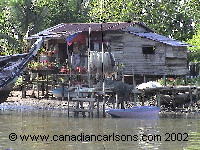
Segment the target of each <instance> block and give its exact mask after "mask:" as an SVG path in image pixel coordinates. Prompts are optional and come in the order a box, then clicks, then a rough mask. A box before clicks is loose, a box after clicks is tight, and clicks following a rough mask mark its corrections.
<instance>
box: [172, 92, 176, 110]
mask: <svg viewBox="0 0 200 150" xmlns="http://www.w3.org/2000/svg"><path fill="white" fill-rule="evenodd" d="M175 94H176V92H175V89H172V106H173V108H174V109H175V108H176V105H175Z"/></svg>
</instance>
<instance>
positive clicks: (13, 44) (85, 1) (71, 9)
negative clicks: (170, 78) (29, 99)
mask: <svg viewBox="0 0 200 150" xmlns="http://www.w3.org/2000/svg"><path fill="white" fill-rule="evenodd" d="M199 11H200V3H199V0H181V1H180V0H151V1H144V0H0V22H1V23H0V44H1V45H0V46H1V47H0V54H1V55H5V54H13V53H19V52H23V51H25V49H26V46H27V43H26V40H25V37H27V36H29V35H31V34H34V33H37V32H38V31H41V30H43V29H45V28H48V27H51V26H54V25H56V24H59V23H62V22H65V23H67V22H114V21H141V22H144V23H145V24H147V26H149V27H150V28H152V29H154V30H155V31H156V32H157V33H160V34H163V35H166V36H170V37H173V38H175V39H178V40H181V41H186V42H188V43H190V44H191V45H195V46H196V47H193V48H191V51H192V52H193V53H191V55H190V60H192V61H200V48H199V46H200V43H199V41H200V28H198V26H199V24H200V13H199Z"/></svg>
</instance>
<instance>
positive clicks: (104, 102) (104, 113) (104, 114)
mask: <svg viewBox="0 0 200 150" xmlns="http://www.w3.org/2000/svg"><path fill="white" fill-rule="evenodd" d="M105 105H106V101H105V96H103V117H106V111H105Z"/></svg>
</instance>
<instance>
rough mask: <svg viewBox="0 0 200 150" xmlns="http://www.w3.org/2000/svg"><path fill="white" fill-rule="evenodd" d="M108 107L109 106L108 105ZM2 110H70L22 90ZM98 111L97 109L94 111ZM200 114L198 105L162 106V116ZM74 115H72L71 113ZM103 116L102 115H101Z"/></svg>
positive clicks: (61, 102)
mask: <svg viewBox="0 0 200 150" xmlns="http://www.w3.org/2000/svg"><path fill="white" fill-rule="evenodd" d="M27 94H28V95H31V91H27ZM74 108H75V102H70V103H69V110H70V114H71V113H72V110H73V109H74ZM84 108H86V109H87V108H88V105H84ZM106 108H109V107H108V106H106ZM0 110H58V111H66V113H67V110H68V102H67V101H62V100H58V99H56V98H51V99H47V98H42V99H38V98H36V97H33V98H31V97H29V96H28V97H27V98H22V92H21V91H12V92H11V94H10V96H9V97H8V99H7V100H6V102H4V103H2V104H0ZM100 111H101V113H102V106H101V105H100ZM94 112H95V113H96V111H94ZM197 115H198V116H199V115H200V109H199V108H198V107H195V106H193V107H190V108H185V109H182V108H181V109H180V108H179V109H176V110H173V111H172V110H166V109H163V108H162V107H161V112H160V117H162V118H168V117H171V118H177V117H178V118H179V117H181V118H182V117H184V118H190V117H192V118H193V117H194V116H197ZM70 116H72V115H70ZM100 116H101V115H100Z"/></svg>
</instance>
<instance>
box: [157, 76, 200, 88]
mask: <svg viewBox="0 0 200 150" xmlns="http://www.w3.org/2000/svg"><path fill="white" fill-rule="evenodd" d="M158 82H159V83H160V84H161V85H164V80H163V79H160V80H158ZM166 85H167V86H178V85H185V79H184V78H181V77H179V78H167V79H166ZM187 85H196V86H200V77H196V78H187Z"/></svg>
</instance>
